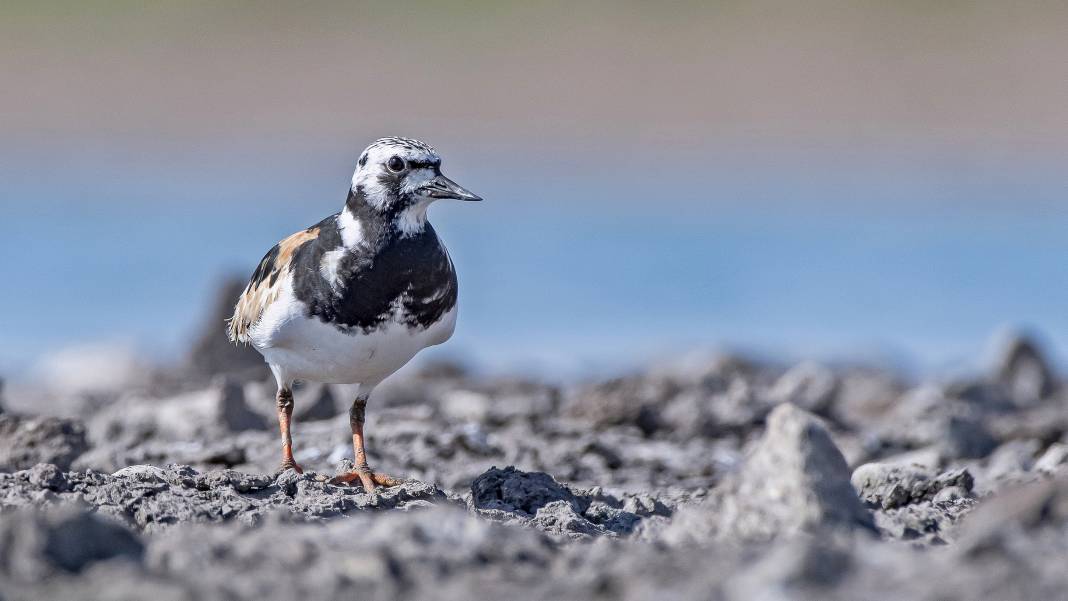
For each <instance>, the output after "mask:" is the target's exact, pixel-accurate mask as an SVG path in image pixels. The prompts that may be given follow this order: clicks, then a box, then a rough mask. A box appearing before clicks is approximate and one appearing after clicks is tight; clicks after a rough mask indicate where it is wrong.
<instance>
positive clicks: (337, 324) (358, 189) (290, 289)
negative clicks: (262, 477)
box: [227, 137, 482, 492]
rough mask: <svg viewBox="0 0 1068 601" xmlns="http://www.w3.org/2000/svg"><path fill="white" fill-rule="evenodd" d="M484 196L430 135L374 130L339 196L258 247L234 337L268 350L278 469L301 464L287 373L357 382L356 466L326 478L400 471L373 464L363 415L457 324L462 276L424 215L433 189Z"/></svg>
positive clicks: (232, 323) (372, 477)
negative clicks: (333, 205) (327, 210)
mask: <svg viewBox="0 0 1068 601" xmlns="http://www.w3.org/2000/svg"><path fill="white" fill-rule="evenodd" d="M441 199H455V200H462V201H479V200H482V198H481V197H479V196H478V195H476V194H474V193H472V192H470V191H468V190H467V189H465V188H463V187H462V186H460V185H459V184H457V183H456V182H454V181H452V180H451V179H449V178H447V177H445V176H444V175H443V174H442V173H441V157H440V155H439V154H438V153H437V151H436V150H434V148H433V147H432V146H430V145H429V144H426V143H424V142H421V141H419V140H415V139H411V138H404V137H387V138H380V139H378V140H376V141H374V142H373V143H372V144H371V145H370V146H368V147H367V148H366V149H365V150H364V151H363V153H361V154H360V156H359V159H358V160H357V162H356V169H355V171H354V173H353V175H352V185H351V186H350V188H349V192H348V196H347V198H346V199H345V205H344V207H342V209H341V210H340V211H339V212H337V213H335V214H333V215H331V216H329V217H327V218H325V219H323V220H322V221H320V222H319V223H317V224H315V225H313V226H311V227H309V228H307V229H304V230H301V231H299V232H297V233H295V234H293V235H291V236H289V237H287V238H285V239H283V240H282V241H281V242H279V243H278V244H276V245H275V246H274V247H273V248H271V250H269V251H268V252H267V254H266V255H264V257H263V259H262V260H261V261H260V263H259V265H258V266H257V267H256V269H255V271H254V272H253V273H252V277H251V278H250V279H249V282H248V285H247V286H246V287H245V289H244V291H243V292H242V293H241V295H240V297H239V298H238V300H237V303H236V305H235V307H234V313H233V317H231V318H230V319H229V320H228V324H227V333H228V336H229V339H230V340H231V342H233V343H236V344H246V345H251V346H252V347H253V348H255V349H256V350H257V351H259V353H260V354H261V355H263V358H264V360H265V361H266V363H267V365H268V367H269V368H270V370H271V373H272V374H273V375H274V379H275V382H276V383H277V385H278V391H277V394H276V396H275V400H276V403H275V404H276V409H277V412H278V427H279V432H280V434H281V438H282V464H281V469H282V470H285V469H293V470H296V471H297V472H298V473H303V469H302V468H301V467H300V466H299V465H298V464H297V462H296V461H295V460H294V459H293V441H292V437H291V435H290V428H291V426H292V417H293V384H294V382H295V381H298V380H299V381H313V382H323V383H333V384H356V385H357V387H356V388H355V399H354V400H353V402H352V406H351V408H350V409H349V425H350V427H351V429H352V447H353V459H354V461H353V469H352V470H349V471H346V472H345V473H342V474H340V475H338V476H336V477H334V478H333V479H332V480H331V482H332V483H333V484H339V485H355V482H356V481H357V480H358V481H359V483H360V485H362V486H363V488H364V490H365V491H367V492H374V491H375V489H376V487H377V486H385V487H389V486H395V485H397V484H400V483H401V482H402V481H401V480H398V479H396V478H394V477H392V476H389V475H387V474H384V473H382V472H378V471H375V470H373V469H371V467H370V466H369V464H368V461H367V452H366V449H365V445H364V432H363V426H364V416H365V411H366V406H367V401H368V399H369V397H370V396H371V393H372V391H374V389H375V387H376V386H377V385H378V384H379V383H381V382H382V381H383V380H384V379H386V378H387V377H389V376H390V375H392V374H393V373H394V372H396V371H397V370H398V369H400V368H401V367H403V366H404V365H405V364H406V363H408V362H409V361H410V360H411V359H412V358H413V357H415V355H416V354H417V353H418V352H419V351H421V350H422V349H424V348H427V347H430V346H434V345H438V344H441V343H443V342H445V341H446V340H448V339H449V338H450V337H451V336H452V334H453V331H454V330H455V328H456V315H457V278H456V269H455V266H454V265H453V261H452V258H451V257H450V256H449V252H448V250H446V248H445V245H444V244H443V243H442V241H441V239H439V238H438V235H437V233H436V232H435V231H434V228H433V226H431V225H430V223H429V222H428V221H427V208H428V207H429V206H430V205H431V204H432V203H434V202H435V201H437V200H441Z"/></svg>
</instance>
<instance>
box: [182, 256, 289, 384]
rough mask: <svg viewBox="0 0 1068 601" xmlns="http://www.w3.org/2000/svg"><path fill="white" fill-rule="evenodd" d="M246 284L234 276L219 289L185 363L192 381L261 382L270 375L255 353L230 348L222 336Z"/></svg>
mask: <svg viewBox="0 0 1068 601" xmlns="http://www.w3.org/2000/svg"><path fill="white" fill-rule="evenodd" d="M246 284H248V278H247V277H242V276H234V277H231V278H227V279H226V280H225V281H223V282H222V283H221V284H220V285H219V288H218V290H217V292H216V294H215V299H214V300H213V301H212V304H211V307H210V308H209V309H208V311H207V316H206V319H205V320H204V322H203V323H202V324H201V326H200V328H199V329H198V334H197V335H196V340H195V342H194V343H193V347H192V349H191V350H190V352H189V356H188V358H187V359H186V364H187V366H188V367H187V369H188V372H189V374H190V376H191V377H192V378H194V379H195V380H197V381H200V382H207V381H209V380H211V379H212V378H214V377H216V376H219V375H226V376H229V377H230V378H232V379H236V380H239V381H241V382H249V381H255V380H262V379H264V378H266V377H267V376H268V375H269V374H270V372H269V371H268V369H267V364H266V363H264V361H263V357H262V356H261V355H260V354H259V353H258V352H256V350H255V349H253V348H252V347H251V346H248V345H237V344H233V343H232V342H230V340H229V339H228V338H227V335H226V320H228V319H230V316H231V315H233V313H234V305H236V304H237V298H238V297H239V296H240V295H241V292H242V291H244V289H245V285H246Z"/></svg>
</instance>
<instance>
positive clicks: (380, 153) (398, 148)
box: [349, 137, 482, 234]
mask: <svg viewBox="0 0 1068 601" xmlns="http://www.w3.org/2000/svg"><path fill="white" fill-rule="evenodd" d="M442 198H455V199H457V200H482V198H480V197H479V196H477V195H475V194H473V193H471V192H469V191H468V190H465V189H464V188H463V187H461V186H460V185H459V184H457V183H456V182H454V181H452V180H451V179H449V178H447V177H445V176H444V175H442V174H441V157H440V156H438V153H437V152H436V151H435V150H434V149H433V148H432V147H431V146H430V145H429V144H426V143H423V142H420V141H418V140H412V139H410V138H399V137H398V138H381V139H379V140H376V141H375V142H374V143H372V144H371V145H370V146H368V147H367V149H366V150H364V151H363V154H361V155H360V160H359V162H358V163H357V165H356V172H355V173H353V175H352V192H351V193H350V194H349V202H350V203H358V204H359V205H361V206H362V207H366V208H368V209H370V210H371V211H374V212H375V213H377V214H378V215H381V216H383V217H385V218H386V219H387V220H388V221H389V222H390V223H393V224H395V225H396V227H397V228H398V229H399V230H400V231H401V233H406V234H411V233H415V232H418V231H421V230H422V228H423V226H424V225H425V224H426V210H427V207H429V206H430V203H432V202H434V201H435V200H438V199H442Z"/></svg>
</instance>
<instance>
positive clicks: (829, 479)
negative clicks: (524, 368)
mask: <svg viewBox="0 0 1068 601" xmlns="http://www.w3.org/2000/svg"><path fill="white" fill-rule="evenodd" d="M194 356H196V357H198V360H197V361H195V362H190V363H189V364H188V365H186V366H184V367H183V368H181V369H172V370H162V371H158V372H153V373H152V374H150V375H149V376H146V377H144V378H143V379H142V381H140V382H138V383H136V384H131V385H129V386H126V387H125V388H123V389H122V390H121V391H112V392H110V393H101V392H99V391H98V392H95V393H93V394H73V395H68V396H65V397H63V398H61V399H57V398H51V399H48V398H46V397H45V396H42V397H40V399H37V398H30V397H26V398H15V392H10V393H8V396H9V397H11V398H7V399H4V400H3V401H0V402H2V403H4V406H6V407H7V410H6V412H0V599H3V600H4V601H11V600H16V599H97V598H108V599H148V598H151V599H155V600H158V601H163V600H168V599H183V600H184V599H207V598H226V599H338V598H361V599H379V598H381V599H392V598H407V599H419V598H433V599H471V598H475V599H484V598H508V599H517V598H532V599H579V598H592V597H596V598H625V599H769V600H773V599H795V598H811V599H835V598H837V599H882V598H900V599H905V598H907V599H931V600H935V599H939V600H944V599H961V600H964V599H980V598H983V599H1068V571H1066V570H1064V568H1063V565H1064V560H1065V558H1066V557H1068V437H1066V432H1068V388H1065V387H1062V386H1061V384H1060V382H1059V381H1058V379H1057V377H1056V376H1055V374H1053V373H1052V371H1051V369H1050V368H1049V366H1048V364H1047V362H1046V360H1045V359H1044V358H1043V356H1042V354H1041V352H1040V350H1039V349H1038V348H1037V346H1036V345H1035V344H1034V343H1032V342H1030V341H1029V340H1027V339H1026V338H1022V337H1017V338H1014V339H1012V340H1010V341H1009V342H1008V343H1007V345H1006V346H1005V348H1004V349H1003V353H1002V355H1001V358H1000V360H999V363H998V365H997V366H995V368H994V369H993V370H992V371H991V372H990V373H989V374H984V375H981V376H979V377H975V378H972V379H968V380H961V381H950V382H928V383H914V382H909V381H907V380H906V379H904V378H901V377H899V376H897V375H895V374H893V373H888V372H886V371H881V370H874V369H868V368H859V367H847V366H826V365H820V364H816V363H802V364H799V365H795V366H780V365H774V364H768V363H763V362H757V361H752V360H746V359H743V358H739V357H729V356H717V357H709V358H707V359H706V360H704V361H690V362H687V363H686V366H685V367H673V368H657V369H650V370H648V371H646V372H644V373H634V374H632V375H629V376H626V377H623V378H618V379H613V380H608V381H597V382H589V383H582V384H574V385H567V386H556V385H550V384H547V383H545V382H541V381H537V380H531V379H518V378H512V379H502V378H485V377H478V376H474V375H470V374H468V373H466V372H465V371H464V370H462V369H460V368H458V367H456V366H449V365H436V366H428V367H426V368H425V369H423V370H422V371H419V372H416V373H412V374H409V375H408V376H406V377H402V378H397V379H396V380H395V381H392V382H389V383H388V384H387V385H383V387H382V388H381V389H380V390H379V393H378V394H377V395H376V397H374V398H373V399H372V402H371V404H370V406H369V408H368V424H367V432H368V437H369V449H370V452H371V458H372V463H373V465H374V466H375V467H376V468H377V469H381V470H383V471H386V472H389V473H392V474H394V475H399V476H403V477H406V478H409V480H407V481H406V482H405V483H404V484H403V485H401V486H398V487H394V488H389V489H383V490H380V491H379V492H378V493H377V494H374V495H372V494H367V493H365V492H364V491H363V490H362V489H361V488H360V487H358V486H356V487H343V486H334V485H331V484H329V483H327V482H326V480H327V477H328V476H330V475H332V474H333V473H335V472H336V471H337V470H339V469H344V467H345V466H346V462H347V461H348V458H349V453H350V447H349V438H348V420H347V416H346V408H347V404H348V401H349V398H348V394H349V393H350V391H348V390H346V389H345V388H344V387H340V386H317V385H309V386H306V387H304V388H302V389H300V390H298V391H297V393H296V406H297V412H296V415H297V417H296V425H295V429H294V434H295V447H296V458H297V461H298V462H299V463H301V464H302V465H303V466H304V467H305V468H306V472H305V473H304V474H303V475H301V474H297V473H296V472H293V471H286V472H282V473H277V472H275V471H274V468H275V466H276V465H277V462H278V459H279V457H278V455H279V441H278V438H277V432H276V426H275V424H274V421H273V420H274V418H273V398H272V394H273V385H272V384H271V383H270V382H269V380H268V379H267V378H266V377H265V372H264V371H263V370H262V368H261V367H260V365H259V364H258V362H256V361H255V360H254V358H252V359H250V358H249V357H248V355H247V354H244V353H243V352H242V351H238V350H236V349H234V350H228V349H226V348H225V347H223V346H218V345H216V344H215V343H214V342H213V341H211V340H210V339H207V340H205V341H203V342H202V343H201V346H200V347H199V349H198V352H197V353H196V354H195V355H194ZM205 357H208V358H210V360H205ZM20 394H23V393H20ZM35 407H36V408H39V409H40V410H38V411H34V408H35ZM16 409H17V410H16Z"/></svg>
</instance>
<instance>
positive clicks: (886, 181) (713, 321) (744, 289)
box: [0, 165, 1068, 373]
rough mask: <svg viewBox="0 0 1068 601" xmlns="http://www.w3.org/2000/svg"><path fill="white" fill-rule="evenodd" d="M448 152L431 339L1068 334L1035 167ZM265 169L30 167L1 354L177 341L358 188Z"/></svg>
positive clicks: (517, 362)
mask: <svg viewBox="0 0 1068 601" xmlns="http://www.w3.org/2000/svg"><path fill="white" fill-rule="evenodd" d="M446 171H447V172H450V174H452V175H453V176H454V177H455V178H456V179H457V180H458V181H460V182H461V183H462V184H464V185H467V186H469V187H470V188H471V189H473V190H475V191H476V192H478V193H480V194H482V195H483V196H485V197H486V198H487V201H486V202H484V203H481V204H480V205H474V204H453V205H445V204H443V203H439V205H438V206H435V207H434V208H432V210H431V220H432V222H433V223H434V224H435V226H436V227H437V229H438V231H439V234H440V235H441V236H442V238H443V239H444V240H445V241H446V243H447V245H448V247H449V249H450V252H451V253H452V256H453V259H454V261H455V262H456V264H457V266H458V268H459V273H460V283H461V316H460V322H459V326H458V329H457V333H456V336H455V337H454V339H453V340H452V341H450V343H449V344H448V345H446V346H445V347H443V348H442V349H441V350H440V351H436V352H441V353H445V354H456V355H459V356H461V357H467V358H469V359H470V360H471V361H473V362H477V363H478V364H482V365H485V366H488V367H491V368H518V367H527V368H529V367H531V366H541V367H544V368H546V369H567V370H569V371H572V372H578V371H581V370H583V369H592V368H603V367H606V366H607V367H612V366H621V365H626V364H628V363H631V362H637V361H642V360H647V359H649V358H654V357H658V356H664V355H665V354H671V353H678V352H681V351H684V350H687V349H693V348H704V347H713V346H724V345H726V346H734V347H742V348H747V349H755V350H758V351H764V352H769V353H775V354H779V355H783V354H786V355H790V356H802V355H805V356H809V355H814V356H820V357H837V358H842V359H849V358H854V357H859V356H865V355H866V354H870V353H876V354H880V353H882V354H886V353H889V354H891V355H896V356H900V357H906V358H908V360H909V361H913V362H914V363H915V364H916V365H919V366H921V367H925V368H927V367H934V368H939V367H944V366H947V365H950V366H951V365H955V364H958V363H960V362H967V361H971V360H974V359H976V358H977V355H978V353H980V352H981V351H982V350H983V349H984V345H985V344H986V342H987V340H988V339H989V337H990V335H991V334H992V333H993V332H994V331H995V330H996V329H997V328H999V327H1002V326H1005V325H1028V326H1031V327H1034V328H1037V329H1038V330H1039V331H1041V332H1043V333H1044V334H1045V335H1046V337H1047V339H1049V340H1050V341H1052V342H1053V343H1054V345H1055V346H1058V347H1060V348H1064V345H1065V344H1068V311H1066V307H1068V261H1066V260H1065V259H1066V257H1068V235H1066V233H1068V211H1064V210H1062V208H1061V206H1060V199H1059V198H1057V194H1058V193H1059V192H1061V191H1063V186H1062V183H1061V182H1059V181H1048V182H1046V185H1044V186H1041V187H1040V189H1041V190H1042V191H1043V194H1046V195H1047V196H1048V197H1047V198H1045V199H1044V200H1045V202H1044V203H1043V202H1038V203H1035V202H1031V203H1028V202H1025V200H1026V199H1023V200H1018V199H1017V198H1014V195H1017V194H1027V193H1032V192H1033V191H1034V189H1035V188H1034V187H1033V186H1032V185H1031V184H1033V182H1027V180H1029V178H1030V177H1031V176H1030V175H1026V176H1025V175H1023V174H1020V175H1019V176H1018V181H1019V182H1020V185H1019V186H1017V187H1014V186H1013V185H1012V182H1013V181H1014V180H1012V178H1008V179H1004V178H1002V179H1001V180H999V181H1001V182H1002V185H1000V186H984V185H982V184H981V183H976V182H975V181H973V180H974V178H972V179H969V178H967V177H962V178H959V179H958V180H951V181H949V182H948V183H947V182H946V181H941V182H939V183H938V185H931V184H930V181H929V180H927V179H925V178H920V177H917V178H914V179H912V180H910V179H908V178H907V177H902V176H901V174H895V175H894V176H893V177H890V176H886V177H885V178H883V179H880V176H878V175H872V176H871V177H868V178H865V177H862V176H856V175H854V176H853V177H852V179H849V180H848V181H845V180H843V179H841V178H836V177H835V176H834V175H833V171H827V172H826V173H827V175H826V176H804V177H800V176H798V174H796V173H792V174H791V173H789V172H786V171H783V172H780V173H776V172H774V171H772V172H767V173H756V172H755V171H736V172H730V171H729V170H724V171H723V172H720V173H717V174H716V177H715V178H711V179H710V180H709V181H714V182H715V183H714V185H708V186H707V187H702V188H697V189H689V190H687V191H684V192H682V191H678V190H670V189H666V190H665V189H664V188H663V187H659V186H646V187H642V186H638V185H634V186H629V185H627V181H628V180H627V179H626V178H619V177H605V176H604V174H583V173H581V172H577V173H576V172H574V171H572V172H568V173H566V174H563V175H560V176H559V177H554V178H552V181H548V182H547V181H544V179H543V178H539V177H537V176H535V175H532V174H531V170H530V169H529V167H523V168H521V167H520V166H518V165H515V166H513V167H511V171H510V170H509V167H508V165H502V166H501V167H500V168H497V169H495V170H494V171H493V174H492V175H491V176H489V177H485V176H483V177H482V178H481V181H472V180H473V179H474V178H473V176H472V174H473V173H475V170H474V169H473V168H472V167H470V166H468V167H467V168H466V171H465V172H464V173H462V174H459V173H458V172H453V171H451V170H449V169H446ZM256 172H257V169H256V168H250V169H248V170H246V171H243V172H241V173H238V174H235V175H231V176H225V177H224V176H221V175H219V173H207V174H204V175H203V176H202V177H200V178H194V179H192V180H190V179H188V178H186V177H182V178H177V177H173V176H172V177H171V179H167V176H166V174H163V173H159V172H155V173H148V172H143V173H140V175H138V174H130V173H117V172H103V173H93V172H86V173H80V174H77V176H76V177H62V178H56V179H54V180H52V179H50V178H49V175H50V174H48V173H45V172H42V173H37V174H31V175H29V176H26V175H25V174H24V177H22V178H21V179H16V181H14V182H13V183H12V184H11V185H10V186H9V187H8V188H7V190H6V192H5V196H6V198H5V199H4V200H3V206H2V207H0V219H2V222H0V256H2V257H3V261H2V265H0V270H2V271H0V274H2V276H3V279H2V281H4V282H5V286H4V288H5V290H4V292H3V294H2V295H0V370H4V371H6V372H8V373H10V372H19V371H22V370H23V369H24V368H26V367H27V366H29V365H31V364H32V363H33V361H34V360H36V358H38V357H39V356H40V355H41V354H43V353H46V352H49V351H51V350H55V349H58V348H62V347H64V346H66V345H70V344H75V343H82V342H89V341H98V340H121V341H128V342H132V343H134V344H136V345H137V346H138V347H139V348H142V349H144V351H145V352H146V353H147V354H148V355H149V356H152V357H154V358H159V359H169V358H174V357H178V356H181V354H182V353H183V352H184V351H185V349H186V347H187V345H188V342H189V340H190V337H191V333H192V330H193V329H194V327H195V325H196V324H197V323H198V321H199V320H201V319H203V312H204V310H205V308H206V304H207V303H208V301H209V299H211V297H212V292H213V289H214V286H216V285H217V284H218V282H219V280H220V278H221V277H222V276H223V275H224V274H227V273H234V272H238V273H241V274H242V275H247V274H248V272H249V271H250V269H251V268H252V267H253V266H254V264H255V262H256V261H257V260H258V259H259V258H260V256H261V255H262V254H263V252H265V251H266V250H267V249H268V248H269V247H270V246H271V245H272V244H273V243H274V242H275V241H276V240H278V239H279V238H280V237H282V236H284V235H287V234H288V233H291V232H292V231H294V230H296V229H299V228H302V227H305V226H307V225H310V224H312V223H314V222H316V221H318V220H319V219H320V218H322V217H323V216H325V215H327V214H329V213H331V212H333V211H335V210H337V209H338V208H340V204H341V202H342V200H343V197H344V181H345V178H344V177H336V176H337V175H338V174H337V173H335V174H334V175H333V176H331V178H327V179H326V181H323V178H322V176H321V174H318V173H317V174H310V175H307V176H302V177H288V178H285V179H284V180H282V181H265V180H263V179H262V178H261V179H259V180H255V181H253V182H252V183H251V184H248V185H247V186H246V185H245V184H244V183H243V182H246V181H248V179H247V178H249V177H252V174H254V173H256ZM68 175H69V174H68ZM340 175H342V176H343V175H345V174H344V173H340ZM161 178H162V182H163V183H161ZM1006 182H1008V183H1006ZM1025 183H1026V185H1024V184H1025ZM1017 188H1018V189H1017ZM1039 200H1043V199H1039ZM219 327H220V328H221V327H222V324H219Z"/></svg>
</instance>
